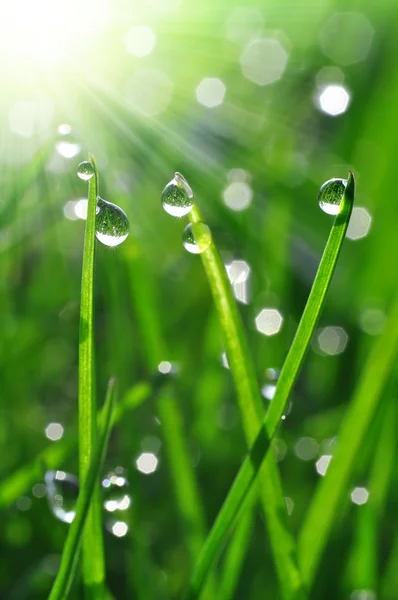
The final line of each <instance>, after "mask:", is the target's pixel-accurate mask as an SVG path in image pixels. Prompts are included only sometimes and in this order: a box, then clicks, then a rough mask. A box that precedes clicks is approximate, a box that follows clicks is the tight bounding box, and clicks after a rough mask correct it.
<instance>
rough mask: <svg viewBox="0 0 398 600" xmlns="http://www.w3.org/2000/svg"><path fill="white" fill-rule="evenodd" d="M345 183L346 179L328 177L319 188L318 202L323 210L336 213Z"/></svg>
mask: <svg viewBox="0 0 398 600" xmlns="http://www.w3.org/2000/svg"><path fill="white" fill-rule="evenodd" d="M346 185H347V180H346V179H329V181H326V182H325V183H324V184H323V185H322V186H321V187H320V189H319V192H318V202H319V206H320V207H321V209H322V210H323V212H325V213H327V214H328V215H337V214H338V213H339V211H340V204H341V201H342V199H343V195H344V191H345V188H346Z"/></svg>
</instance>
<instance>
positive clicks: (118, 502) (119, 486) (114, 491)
mask: <svg viewBox="0 0 398 600" xmlns="http://www.w3.org/2000/svg"><path fill="white" fill-rule="evenodd" d="M101 485H102V489H103V495H104V508H105V510H106V511H107V512H110V513H114V512H115V511H118V510H127V509H128V508H129V506H130V504H131V498H130V496H129V495H128V494H127V490H128V487H129V482H128V480H127V478H126V476H125V472H124V469H122V468H117V469H115V470H114V471H110V472H109V473H108V474H107V475H106V476H105V477H104V478H103V480H102V482H101Z"/></svg>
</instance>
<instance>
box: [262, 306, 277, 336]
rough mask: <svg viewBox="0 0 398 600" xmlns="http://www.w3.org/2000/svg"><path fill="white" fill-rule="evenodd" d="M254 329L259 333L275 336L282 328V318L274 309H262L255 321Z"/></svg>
mask: <svg viewBox="0 0 398 600" xmlns="http://www.w3.org/2000/svg"><path fill="white" fill-rule="evenodd" d="M255 322H256V328H257V330H258V331H259V332H260V333H263V334H264V335H267V336H271V335H276V334H277V333H278V332H279V330H280V328H281V327H282V323H283V317H282V315H281V313H280V312H279V311H278V310H276V308H263V310H261V311H260V312H259V313H258V315H257V317H256V319H255Z"/></svg>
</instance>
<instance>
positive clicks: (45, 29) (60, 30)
mask: <svg viewBox="0 0 398 600" xmlns="http://www.w3.org/2000/svg"><path fill="white" fill-rule="evenodd" d="M107 18H108V2H107V0H95V1H94V0H85V2H79V1H78V0H58V1H54V0H36V1H35V2H32V1H31V0H11V1H10V0H9V1H6V2H2V3H1V4H0V50H1V54H2V55H3V57H4V58H5V60H6V61H7V62H8V63H18V62H20V61H22V62H23V63H39V64H42V65H51V64H54V63H59V62H60V61H67V60H69V59H70V58H71V57H73V56H76V54H77V53H79V52H80V51H83V50H85V49H86V48H87V46H89V45H90V42H91V40H92V38H93V37H94V36H95V35H97V34H98V33H99V32H100V31H101V30H102V29H103V28H104V26H105V24H106V22H107Z"/></svg>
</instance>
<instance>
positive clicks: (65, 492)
mask: <svg viewBox="0 0 398 600" xmlns="http://www.w3.org/2000/svg"><path fill="white" fill-rule="evenodd" d="M44 481H45V484H46V488H47V500H48V503H49V505H50V509H51V511H52V512H53V513H54V515H55V516H56V517H57V519H59V520H60V521H63V522H64V523H72V521H73V519H74V518H75V514H76V502H77V496H78V494H79V481H78V479H77V477H75V476H74V475H71V474H70V473H65V472H64V471H47V473H46V474H45V476H44Z"/></svg>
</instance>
